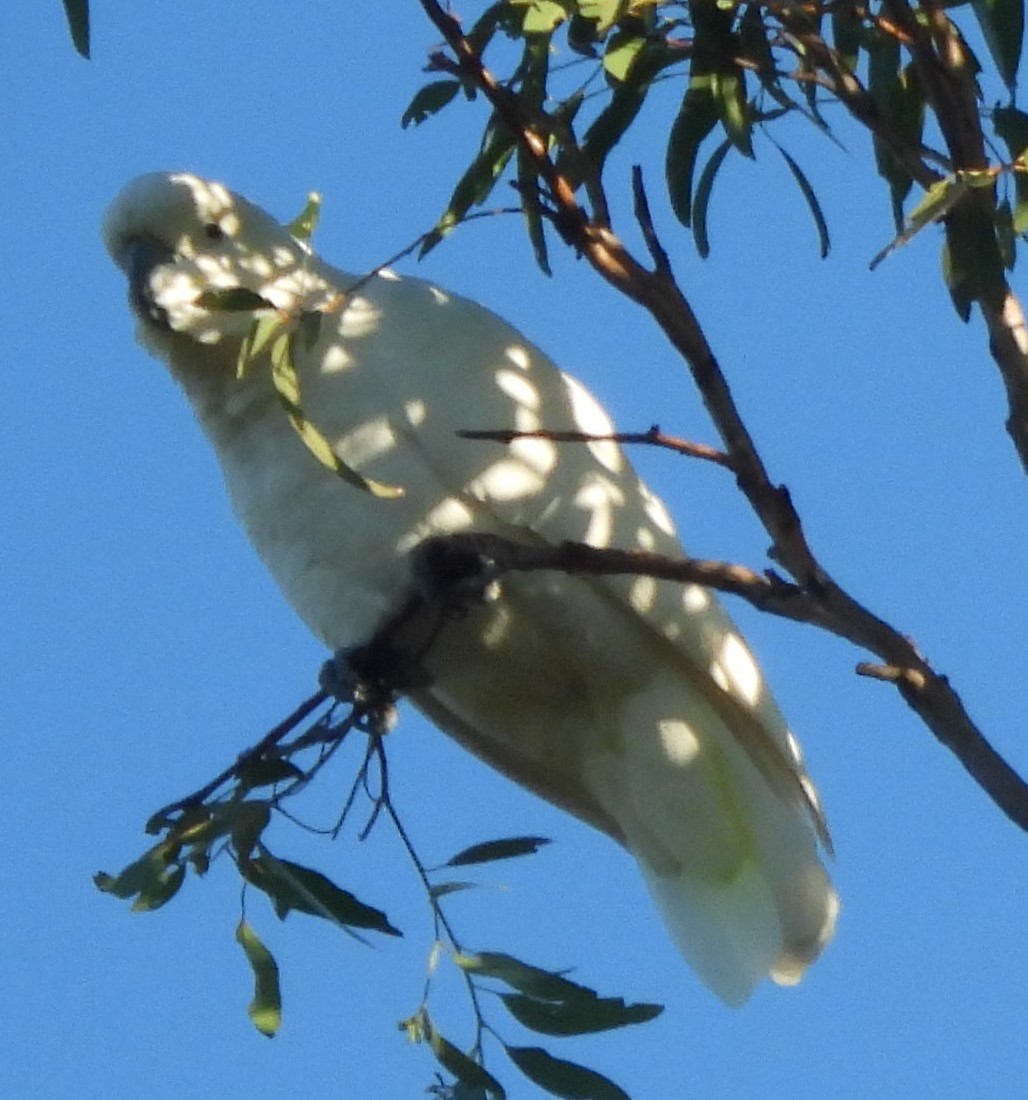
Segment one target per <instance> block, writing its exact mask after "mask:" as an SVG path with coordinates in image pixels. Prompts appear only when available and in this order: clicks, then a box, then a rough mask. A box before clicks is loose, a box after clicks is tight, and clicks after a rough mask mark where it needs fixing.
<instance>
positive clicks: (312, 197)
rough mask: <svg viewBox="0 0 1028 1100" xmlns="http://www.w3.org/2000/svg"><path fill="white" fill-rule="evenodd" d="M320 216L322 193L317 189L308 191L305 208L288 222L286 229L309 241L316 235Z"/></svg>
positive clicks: (300, 238)
mask: <svg viewBox="0 0 1028 1100" xmlns="http://www.w3.org/2000/svg"><path fill="white" fill-rule="evenodd" d="M320 217H321V195H319V194H318V192H317V191H308V193H307V201H306V202H305V203H304V206H303V209H302V210H301V211H300V213H299V214H297V215H296V217H295V218H293V220H292V221H290V222H286V224H285V226H284V228H285V231H286V232H287V233H288V234H289V235H290V236H292V237H295V238H296V239H297V240H298V241H309V240H310V239H311V237H313V236H314V230H315V229H317V228H318V219H319V218H320Z"/></svg>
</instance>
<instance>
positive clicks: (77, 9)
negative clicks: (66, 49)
mask: <svg viewBox="0 0 1028 1100" xmlns="http://www.w3.org/2000/svg"><path fill="white" fill-rule="evenodd" d="M64 14H65V17H66V18H67V20H68V30H69V31H70V32H71V43H72V45H73V46H74V47H75V50H76V52H77V53H79V54H81V55H82V56H83V57H84V58H85V59H86V60H87V61H88V60H89V0H64Z"/></svg>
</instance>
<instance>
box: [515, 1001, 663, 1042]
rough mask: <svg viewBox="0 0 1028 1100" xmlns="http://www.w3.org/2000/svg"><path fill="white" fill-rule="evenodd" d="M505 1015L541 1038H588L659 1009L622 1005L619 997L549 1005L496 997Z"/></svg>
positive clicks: (644, 1019)
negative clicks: (503, 1008)
mask: <svg viewBox="0 0 1028 1100" xmlns="http://www.w3.org/2000/svg"><path fill="white" fill-rule="evenodd" d="M500 999H501V1000H502V1001H503V1003H504V1005H505V1006H506V1008H507V1011H508V1012H510V1014H511V1015H512V1016H513V1017H514V1019H516V1020H517V1021H518V1023H520V1024H522V1025H523V1026H524V1027H527V1028H529V1029H530V1030H532V1031H538V1032H539V1033H540V1034H542V1035H588V1034H591V1033H592V1032H596V1031H610V1030H612V1029H614V1028H618V1027H627V1026H628V1025H630V1024H643V1023H646V1022H647V1021H648V1020H652V1019H653V1018H654V1017H655V1016H659V1015H660V1014H661V1012H663V1011H664V1006H663V1005H657V1004H626V1003H625V1002H624V1000H622V999H621V998H620V997H575V998H574V999H572V1000H565V1001H550V1000H540V999H539V998H538V997H528V996H526V995H525V994H523V993H503V994H501V995H500Z"/></svg>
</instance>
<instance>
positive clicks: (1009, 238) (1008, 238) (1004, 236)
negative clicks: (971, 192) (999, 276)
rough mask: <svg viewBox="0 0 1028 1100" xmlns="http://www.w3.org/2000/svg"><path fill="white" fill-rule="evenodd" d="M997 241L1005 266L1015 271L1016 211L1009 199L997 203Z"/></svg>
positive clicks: (1008, 269)
mask: <svg viewBox="0 0 1028 1100" xmlns="http://www.w3.org/2000/svg"><path fill="white" fill-rule="evenodd" d="M996 241H997V243H998V244H999V251H1000V255H1001V256H1002V257H1003V266H1004V267H1005V268H1006V269H1007V271H1013V269H1014V261H1015V260H1016V259H1017V233H1016V232H1015V230H1014V211H1013V208H1012V207H1011V205H1010V200H1009V199H1003V200H1001V201H1000V202H998V203H997V204H996Z"/></svg>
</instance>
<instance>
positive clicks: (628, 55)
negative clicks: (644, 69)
mask: <svg viewBox="0 0 1028 1100" xmlns="http://www.w3.org/2000/svg"><path fill="white" fill-rule="evenodd" d="M645 45H646V38H645V37H644V36H643V35H641V34H635V33H623V34H617V35H615V36H614V37H613V38H611V40H610V43H609V45H608V46H607V49H606V50H605V51H604V54H603V71H604V72H605V73H606V74H607V76H609V77H611V78H612V79H613V80H616V81H619V82H621V83H623V82H624V81H626V80H627V79H628V73H629V70H630V69H631V68H632V66H633V65H634V64H635V62H636V59H637V58H638V57H639V54H640V52H641V51H642V49H643V47H644V46H645Z"/></svg>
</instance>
